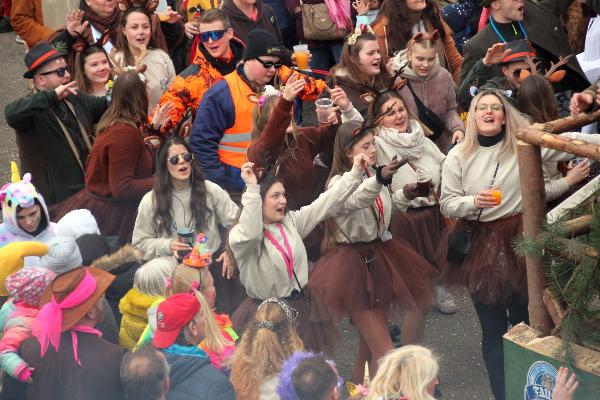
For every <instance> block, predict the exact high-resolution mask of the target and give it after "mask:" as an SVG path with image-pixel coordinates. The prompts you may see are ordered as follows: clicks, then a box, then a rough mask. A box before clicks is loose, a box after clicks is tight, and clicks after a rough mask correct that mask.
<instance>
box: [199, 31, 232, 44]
mask: <svg viewBox="0 0 600 400" xmlns="http://www.w3.org/2000/svg"><path fill="white" fill-rule="evenodd" d="M225 32H227V31H226V30H225V29H219V30H216V31H208V32H200V41H201V42H202V43H206V42H208V41H209V40H211V39H212V41H213V42H216V41H217V40H219V39H221V38H222V37H223V35H225Z"/></svg>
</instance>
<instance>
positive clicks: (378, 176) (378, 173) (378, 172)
mask: <svg viewBox="0 0 600 400" xmlns="http://www.w3.org/2000/svg"><path fill="white" fill-rule="evenodd" d="M382 170H383V165H380V166H378V167H377V168H376V169H375V171H376V174H375V179H377V182H379V183H381V184H382V185H383V186H387V185H389V184H390V183H392V178H393V175H392V176H391V177H389V179H385V178H384V177H383V175H382V174H381V171H382Z"/></svg>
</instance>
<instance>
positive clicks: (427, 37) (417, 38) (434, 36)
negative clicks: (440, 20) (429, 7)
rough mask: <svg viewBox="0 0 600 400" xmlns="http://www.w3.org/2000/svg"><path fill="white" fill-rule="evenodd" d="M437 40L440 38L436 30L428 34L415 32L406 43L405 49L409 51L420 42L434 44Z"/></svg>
mask: <svg viewBox="0 0 600 400" xmlns="http://www.w3.org/2000/svg"><path fill="white" fill-rule="evenodd" d="M439 38H440V33H439V32H438V30H437V29H436V30H435V31H433V32H431V33H430V34H429V33H427V32H417V33H415V34H414V36H413V37H412V38H411V39H410V40H409V41H408V44H407V45H406V48H407V49H408V50H409V51H410V50H411V48H412V46H414V45H415V44H416V43H421V42H426V41H432V42H435V41H436V40H438V39H439Z"/></svg>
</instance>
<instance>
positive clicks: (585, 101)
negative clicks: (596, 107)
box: [569, 93, 600, 116]
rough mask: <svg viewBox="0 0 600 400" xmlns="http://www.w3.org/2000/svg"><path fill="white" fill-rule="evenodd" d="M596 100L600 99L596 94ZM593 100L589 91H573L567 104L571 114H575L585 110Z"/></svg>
mask: <svg viewBox="0 0 600 400" xmlns="http://www.w3.org/2000/svg"><path fill="white" fill-rule="evenodd" d="M598 100H600V99H598V96H596V101H598ZM593 101H594V96H592V95H591V94H589V93H575V94H574V95H573V96H572V97H571V105H570V106H569V108H570V110H571V115H573V116H575V115H577V114H579V113H581V112H584V111H587V110H588V109H589V108H590V106H591V105H592V102H593ZM599 104H600V103H599Z"/></svg>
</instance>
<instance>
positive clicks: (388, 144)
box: [375, 120, 446, 210]
mask: <svg viewBox="0 0 600 400" xmlns="http://www.w3.org/2000/svg"><path fill="white" fill-rule="evenodd" d="M410 122H411V125H412V126H416V125H414V124H416V123H415V122H414V121H413V120H411V121H410ZM392 131H393V132H392ZM375 133H376V136H375V143H376V144H377V163H378V164H380V165H385V164H388V163H389V162H390V161H391V160H392V157H394V156H395V155H397V156H398V158H399V159H401V158H403V157H402V154H403V151H402V150H406V149H402V148H400V147H399V146H400V145H399V143H398V142H395V141H393V140H391V139H393V137H390V136H391V135H403V133H400V132H398V131H396V130H395V129H388V128H384V129H381V128H377V129H376V130H375ZM421 134H422V130H421ZM421 146H422V150H421V151H422V154H420V156H419V158H416V159H412V160H411V163H412V164H413V165H414V166H415V167H416V168H417V169H420V170H424V171H426V173H427V174H428V175H429V176H431V179H432V183H433V185H434V188H435V190H438V188H439V185H440V180H441V176H442V167H443V165H444V160H445V159H446V156H445V155H444V153H442V152H441V151H440V149H439V148H438V147H437V146H436V144H435V143H433V142H432V141H431V140H430V139H428V138H426V137H424V136H423V141H422V145H421ZM415 182H417V172H416V171H415V170H414V169H413V168H412V167H411V166H410V165H408V164H405V165H403V166H402V167H400V169H399V170H398V172H396V173H395V174H394V177H393V179H392V184H391V186H390V189H391V191H392V193H393V194H392V200H393V201H394V203H396V202H397V201H399V202H400V203H399V204H394V205H395V206H396V207H398V208H399V209H400V210H403V204H405V203H406V202H407V201H408V200H406V198H405V197H404V193H403V191H402V189H403V188H404V185H406V184H409V183H415ZM435 204H436V202H435V198H434V197H433V196H430V197H417V198H416V199H414V200H410V201H408V207H409V208H419V207H428V206H433V205H435Z"/></svg>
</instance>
